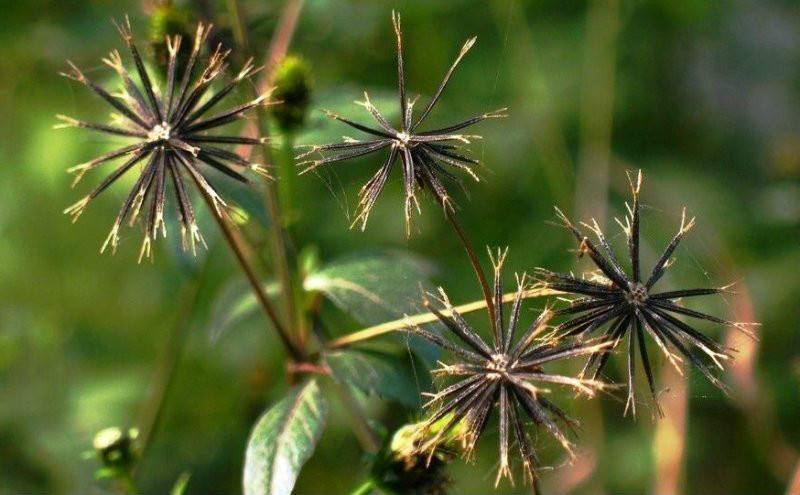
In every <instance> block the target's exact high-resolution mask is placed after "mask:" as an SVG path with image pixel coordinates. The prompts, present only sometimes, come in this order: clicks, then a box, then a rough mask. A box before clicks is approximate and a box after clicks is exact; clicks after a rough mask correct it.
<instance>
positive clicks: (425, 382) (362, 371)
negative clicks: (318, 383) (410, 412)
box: [325, 349, 430, 407]
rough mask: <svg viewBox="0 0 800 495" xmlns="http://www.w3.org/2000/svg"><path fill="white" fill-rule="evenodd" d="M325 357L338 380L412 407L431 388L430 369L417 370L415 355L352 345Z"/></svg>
mask: <svg viewBox="0 0 800 495" xmlns="http://www.w3.org/2000/svg"><path fill="white" fill-rule="evenodd" d="M325 359H326V361H327V363H328V367H329V368H330V369H331V372H332V373H333V375H334V377H335V378H336V379H337V380H339V381H342V382H346V383H349V384H350V385H353V386H354V387H357V388H358V389H360V390H361V391H363V392H365V393H367V394H376V395H378V396H380V397H383V398H386V399H391V400H396V401H397V402H400V403H401V404H403V405H406V406H409V407H417V406H419V405H420V393H421V392H422V391H425V390H428V389H429V388H430V379H429V375H428V373H425V372H422V370H420V371H419V372H415V369H414V368H413V366H415V363H413V362H412V361H411V360H412V359H414V358H413V356H412V355H406V356H405V357H403V356H397V355H394V354H390V353H387V352H382V351H377V350H371V349H359V350H356V349H351V350H343V351H334V352H330V353H328V354H326V356H325ZM417 366H419V365H418V364H417Z"/></svg>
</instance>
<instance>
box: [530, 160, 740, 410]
mask: <svg viewBox="0 0 800 495" xmlns="http://www.w3.org/2000/svg"><path fill="white" fill-rule="evenodd" d="M628 179H629V182H630V185H631V191H632V194H633V204H632V205H626V207H627V215H626V217H625V222H624V223H623V222H621V221H620V220H619V219H617V220H616V221H617V223H618V224H619V225H620V227H622V230H623V231H624V232H625V234H626V236H627V244H628V257H629V260H630V266H631V273H630V274H628V272H626V270H625V269H624V268H623V266H622V264H621V263H620V262H619V260H618V259H617V257H616V255H615V254H614V251H613V250H612V248H611V246H610V245H609V243H608V241H607V239H606V237H605V236H604V234H603V232H602V231H601V230H600V227H599V226H598V224H597V222H596V221H594V220H593V221H592V224H591V225H588V224H582V225H583V226H584V227H585V228H587V229H589V230H590V231H592V232H593V233H594V235H595V237H596V238H597V243H598V244H595V242H594V241H592V240H591V239H590V238H589V237H587V236H586V235H584V234H583V232H581V230H580V229H578V228H577V227H576V226H575V225H573V224H572V223H571V222H570V221H569V219H568V218H567V217H566V215H564V213H562V212H561V210H559V209H558V208H556V214H557V216H558V218H559V220H560V221H561V223H562V224H563V226H564V227H565V228H566V229H567V230H569V231H570V232H571V233H572V234H573V235H574V236H575V239H576V240H577V242H578V252H579V254H580V255H583V254H588V255H589V257H590V258H591V260H592V262H593V263H594V265H595V266H596V267H597V269H598V270H599V271H600V274H599V275H598V276H595V277H592V278H589V279H587V278H578V277H576V276H574V275H572V274H567V273H555V272H551V271H549V270H544V269H538V275H539V277H540V278H541V280H542V281H543V282H544V284H545V285H546V286H547V287H549V288H550V289H554V290H558V291H561V292H564V293H566V294H571V295H574V296H576V299H574V300H572V301H571V303H570V306H569V307H567V308H563V309H559V310H557V311H554V313H553V314H554V316H566V317H568V319H567V320H566V321H564V322H562V323H560V324H559V325H557V326H556V327H555V330H556V331H557V332H559V334H561V335H564V336H566V337H571V336H591V335H593V334H595V333H596V332H600V333H601V334H602V337H601V338H602V339H603V340H604V341H606V342H609V343H610V345H611V346H612V348H616V347H617V346H618V345H620V344H621V343H622V341H623V340H624V339H625V338H626V337H627V341H628V349H627V353H628V364H627V368H628V370H627V375H628V380H627V382H628V383H627V386H628V397H627V401H626V405H625V412H626V413H627V411H628V410H629V409H630V410H631V412H632V413H633V415H635V414H636V404H635V402H634V394H635V392H634V381H635V370H636V354H637V353H638V354H639V357H640V359H641V362H642V368H643V369H644V372H645V375H646V377H647V383H648V385H649V388H650V393H651V396H652V400H653V403H654V404H655V405H656V410H657V412H658V413H659V414H661V410H660V408H659V407H658V401H657V397H656V388H655V381H654V378H653V370H652V367H651V364H650V358H649V356H648V353H647V348H646V346H645V335H646V334H647V335H649V336H650V338H652V339H653V340H654V341H655V342H656V344H657V345H658V347H659V348H660V349H661V351H662V352H663V353H664V355H665V356H666V358H667V359H668V360H669V361H670V363H672V364H673V365H675V367H676V369H677V370H678V372H681V368H680V366H679V365H678V363H679V362H680V361H682V359H683V358H686V359H688V360H689V362H690V363H692V364H693V365H694V366H695V367H696V368H697V369H698V370H699V371H700V372H701V373H702V374H703V375H704V376H705V377H706V378H707V379H708V380H709V381H710V382H711V383H713V384H714V385H716V386H717V387H719V388H721V389H723V390H725V386H724V385H723V383H722V382H721V381H720V380H719V379H718V378H717V377H715V376H714V374H713V373H712V372H711V367H710V366H709V363H708V362H707V361H704V360H703V359H702V358H701V355H699V354H698V353H697V352H696V351H697V350H699V351H700V352H701V353H702V354H703V355H705V356H706V357H707V358H708V360H709V361H710V362H711V363H713V364H714V365H716V366H717V367H719V368H720V369H722V361H725V360H728V359H730V358H731V351H732V349H727V348H725V347H723V346H722V345H720V344H718V343H717V342H715V341H713V340H711V339H710V338H708V337H707V336H705V335H703V334H702V333H700V332H699V331H698V330H697V329H696V328H695V327H694V326H692V325H690V324H689V323H686V322H685V321H683V319H682V318H684V317H688V318H693V319H698V320H705V321H710V322H713V323H717V324H720V325H725V326H734V327H736V328H738V329H739V330H742V331H744V332H745V333H747V334H748V335H751V336H752V335H753V333H752V331H751V329H750V327H751V326H752V325H753V324H749V323H739V322H732V321H727V320H725V319H722V318H718V317H716V316H712V315H708V314H705V313H701V312H699V311H695V310H693V309H689V308H687V307H685V306H683V305H682V304H680V302H679V301H680V300H681V299H683V298H691V297H697V296H705V295H711V294H722V293H726V292H728V291H729V287H717V288H692V289H683V290H672V291H667V292H657V291H655V290H654V287H655V285H656V283H657V282H658V281H659V280H660V279H661V277H662V276H663V275H664V273H665V272H666V270H667V268H668V267H669V266H671V265H672V255H673V253H674V252H675V249H676V248H677V247H678V244H679V243H680V241H681V239H683V237H684V236H685V235H686V233H687V232H689V230H690V229H691V228H692V227H693V226H694V223H695V219H694V218H691V219H687V217H686V209H685V208H684V210H683V215H682V217H681V225H680V228H679V229H678V233H677V234H675V236H674V237H673V238H672V241H671V242H670V243H669V244H668V245H667V247H666V249H665V250H664V252H663V253H662V255H661V257H660V258H659V259H658V261H657V262H656V264H655V266H654V267H653V269H652V271H651V272H650V274H649V275H648V276H647V277H646V278H644V277H643V276H642V271H641V268H640V261H639V258H640V256H639V251H640V239H639V224H640V219H639V216H640V208H641V204H640V202H639V193H640V190H641V185H642V172H641V171H639V172H638V173H637V174H636V175H635V176H631V174H629V175H628ZM609 356H610V353H605V352H603V353H600V352H598V353H594V354H592V355H591V356H590V357H589V359H588V361H587V363H586V366H585V368H584V370H583V373H584V374H589V375H591V377H592V379H596V378H597V377H598V376H599V375H600V373H601V372H602V371H603V369H604V368H605V366H606V364H607V362H608V358H609Z"/></svg>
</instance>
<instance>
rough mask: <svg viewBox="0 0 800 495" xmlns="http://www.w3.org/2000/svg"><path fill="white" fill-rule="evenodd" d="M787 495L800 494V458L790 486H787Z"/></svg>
mask: <svg viewBox="0 0 800 495" xmlns="http://www.w3.org/2000/svg"><path fill="white" fill-rule="evenodd" d="M786 495H800V460H798V461H797V465H796V466H795V467H794V474H792V479H791V480H790V481H789V486H788V487H787V488H786Z"/></svg>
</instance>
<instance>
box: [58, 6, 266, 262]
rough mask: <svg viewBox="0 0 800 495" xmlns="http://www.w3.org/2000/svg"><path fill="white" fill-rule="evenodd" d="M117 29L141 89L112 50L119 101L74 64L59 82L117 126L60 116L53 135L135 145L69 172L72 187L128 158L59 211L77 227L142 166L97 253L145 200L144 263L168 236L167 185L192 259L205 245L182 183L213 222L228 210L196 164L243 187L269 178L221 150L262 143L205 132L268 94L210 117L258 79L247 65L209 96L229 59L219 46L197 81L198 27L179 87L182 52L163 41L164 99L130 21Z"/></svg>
mask: <svg viewBox="0 0 800 495" xmlns="http://www.w3.org/2000/svg"><path fill="white" fill-rule="evenodd" d="M117 27H118V29H119V32H120V34H121V35H122V38H123V40H124V41H125V43H126V45H127V46H128V48H129V50H130V53H131V55H132V57H133V61H134V63H135V65H136V72H137V74H138V77H139V81H140V83H141V84H140V85H137V84H136V83H135V82H134V81H133V79H132V77H131V74H130V73H129V72H128V71H127V69H126V68H125V65H124V64H123V62H122V57H121V56H120V54H119V52H117V51H116V50H114V51H112V52H111V53H110V54H109V56H108V58H104V59H103V62H104V63H105V64H106V65H108V66H110V67H111V68H113V69H114V70H115V71H116V72H117V74H118V75H119V76H120V78H121V79H122V92H121V93H119V94H111V93H109V92H107V91H106V90H105V89H103V88H101V87H100V86H98V85H97V84H95V83H94V82H93V81H91V80H90V79H89V78H88V77H87V76H86V75H85V74H84V73H83V72H81V71H80V69H78V68H77V67H76V66H75V65H74V64H72V62H68V63H69V65H70V69H71V70H70V71H69V72H67V73H63V74H62V75H64V76H66V77H68V78H70V79H72V80H75V81H77V82H79V83H81V84H83V85H84V86H86V87H88V88H89V89H91V90H92V91H93V92H94V93H95V94H96V95H98V96H99V97H100V98H102V99H103V100H105V101H106V102H107V103H109V104H110V105H111V106H112V107H114V108H115V109H116V110H117V111H118V112H119V114H118V115H115V116H114V117H115V122H113V123H112V124H110V125H106V124H99V123H92V122H85V121H81V120H76V119H73V118H71V117H67V116H64V115H58V116H57V117H58V118H59V119H60V120H61V121H62V123H61V124H58V125H57V126H56V128H62V127H83V128H86V129H91V130H93V131H98V132H102V133H105V134H110V135H114V136H123V137H126V138H130V139H133V140H134V143H132V144H130V145H128V146H124V147H122V148H119V149H116V150H114V151H111V152H109V153H105V154H103V155H101V156H99V157H97V158H95V159H93V160H90V161H88V162H86V163H83V164H81V165H78V166H75V167H72V168H70V169H69V170H68V171H69V172H72V173H77V176H76V178H75V181H74V182H73V186H74V185H75V184H77V182H78V181H79V180H80V179H81V178H82V177H83V175H84V174H85V173H86V172H88V171H90V170H93V169H95V168H97V167H99V166H101V165H103V164H105V163H107V162H110V161H112V160H114V159H116V158H123V157H124V158H125V161H124V163H123V164H122V165H120V166H119V167H118V168H117V169H116V170H114V171H113V172H111V173H110V174H109V175H108V176H107V177H106V178H105V180H103V182H102V183H101V184H100V185H99V186H98V187H97V188H95V189H94V190H93V191H92V192H90V193H89V194H88V195H86V196H85V197H84V198H83V199H81V200H80V201H78V202H77V203H75V204H74V205H72V206H70V207H69V208H67V209H66V210H64V213H66V214H68V215H70V216H71V217H72V219H73V221H75V220H77V218H78V217H79V216H80V215H81V213H83V211H84V209H85V208H86V206H87V205H88V204H89V202H90V201H91V200H92V199H94V198H95V197H97V196H98V195H99V194H100V193H102V192H103V191H104V190H106V189H107V188H108V187H109V186H110V185H112V184H113V183H114V182H116V181H117V180H118V179H119V178H120V177H122V176H123V175H124V174H126V173H127V172H128V171H130V170H131V169H132V168H133V167H134V165H136V164H138V163H140V162H144V163H145V166H144V168H143V169H142V170H141V173H140V175H139V177H138V179H137V180H136V183H135V184H134V186H133V189H132V190H131V191H130V193H129V194H128V196H127V198H126V199H125V201H124V202H123V204H122V208H121V210H120V211H119V214H118V215H117V218H116V220H115V221H114V226H113V227H112V229H111V233H110V234H109V235H108V238H107V239H106V241H105V243H104V244H103V247H102V249H101V250H100V251H101V252H103V251H104V250H105V249H106V248H107V247H109V246H110V247H111V250H112V252H113V251H115V250H116V247H117V244H118V241H119V229H120V226H121V225H122V223H123V222H124V221H125V220H126V219H127V220H128V222H129V224H130V225H133V224H134V223H135V222H136V220H137V218H138V215H139V212H140V210H141V208H142V206H143V205H144V204H145V202H147V201H149V203H148V209H147V213H146V214H145V215H146V217H147V218H146V220H145V223H146V225H145V237H144V241H143V243H142V248H141V251H140V255H139V260H141V259H142V257H144V256H148V257H149V256H150V255H151V241H152V240H153V239H155V238H156V236H157V234H158V232H159V231H161V233H162V235H164V236H166V225H165V223H164V207H165V204H166V194H167V189H168V187H169V184H168V182H171V183H172V188H173V192H174V196H175V204H176V209H177V211H178V216H179V220H180V223H181V235H182V239H183V246H184V249H185V248H186V247H187V244H188V245H191V249H192V252H194V251H195V241H199V242H201V243H203V244H205V242H204V241H203V237H202V236H201V235H200V232H199V230H198V228H197V224H196V222H195V213H194V209H193V207H192V203H191V201H190V199H189V193H188V191H187V187H186V184H185V182H186V180H187V177H188V180H190V181H191V182H192V183H194V185H195V186H196V187H197V188H198V189H199V191H200V192H201V193H202V194H203V195H205V197H206V198H207V200H208V201H209V202H210V204H212V205H213V206H214V210H215V213H216V214H217V215H222V214H224V211H223V208H225V207H226V203H225V201H223V199H222V198H221V197H220V196H219V195H218V194H217V192H216V191H215V189H214V188H213V187H212V186H211V185H210V184H209V182H208V180H207V178H206V173H205V170H204V167H201V166H200V164H204V165H206V166H208V167H210V168H213V169H216V170H217V171H219V172H222V173H224V174H226V175H228V176H229V177H232V178H234V179H236V180H239V181H241V182H248V179H247V178H246V177H245V176H244V175H242V173H241V171H242V170H243V169H247V170H251V171H253V172H256V173H258V174H260V175H262V176H264V177H269V175H268V174H267V171H266V169H265V168H264V167H263V166H261V165H259V164H256V163H251V162H250V161H248V160H246V159H244V158H242V157H240V156H239V155H237V154H235V153H233V152H231V151H228V150H226V149H223V148H222V147H220V145H230V144H244V145H256V144H260V143H262V142H263V140H262V139H255V138H244V137H238V136H216V135H209V134H207V131H209V130H211V129H215V128H217V127H220V126H223V125H225V124H228V123H230V122H234V121H236V120H238V119H241V118H242V117H243V115H244V114H245V112H247V111H248V110H250V109H251V108H254V107H256V106H258V105H262V104H264V102H265V100H266V98H267V95H266V94H264V95H261V96H259V97H258V98H256V99H254V100H252V101H250V102H247V103H244V104H241V105H238V106H234V107H232V108H229V109H227V110H224V111H221V112H218V113H214V114H212V115H208V114H209V112H210V111H211V110H212V108H214V107H215V106H216V105H217V104H218V103H219V102H220V101H221V100H222V99H223V98H225V97H226V96H227V95H228V94H230V93H231V91H232V90H233V89H234V88H235V87H236V85H237V84H238V83H240V82H242V81H243V80H245V79H246V78H247V77H248V76H250V75H252V74H253V73H254V72H256V68H255V67H254V66H253V65H252V62H251V61H248V62H247V63H246V64H245V66H244V67H243V68H242V70H241V71H240V72H239V73H238V74H237V75H236V77H234V78H233V80H231V81H230V82H228V83H227V84H226V85H225V86H223V87H222V88H221V89H219V91H217V92H215V93H214V92H212V91H210V90H211V86H212V84H213V83H214V82H215V81H216V80H217V79H219V78H220V76H221V74H223V73H224V71H225V69H226V68H227V63H226V59H227V56H228V53H229V52H223V51H222V49H221V48H220V47H217V49H216V51H215V52H214V53H213V54H212V55H211V57H210V58H209V59H208V61H207V62H206V64H205V67H204V68H202V70H201V71H199V74H198V76H197V77H194V69H195V67H196V66H198V65H199V63H198V62H199V61H198V59H199V52H200V49H201V48H202V46H203V44H204V43H205V40H206V38H207V36H208V33H209V30H210V27H207V26H204V25H202V24H199V25H198V26H197V31H196V34H195V39H194V47H193V49H192V52H191V54H190V55H189V59H188V61H187V62H186V68H185V70H184V71H183V75H182V77H181V78H180V80H178V79H177V78H176V72H177V70H176V57H177V54H178V51H179V49H180V45H181V37H180V36H173V37H170V36H167V38H166V45H167V50H168V52H169V63H168V68H167V74H166V89H165V90H163V92H162V90H160V89H159V88H158V87H157V86H156V84H155V83H154V81H153V80H152V79H151V78H150V76H149V75H148V73H147V70H146V69H145V67H144V64H143V62H142V58H141V57H140V55H139V51H138V50H137V48H136V45H135V44H134V41H133V35H132V33H131V28H130V23H129V21H128V19H127V18H126V20H125V23H124V24H122V25H118V26H117Z"/></svg>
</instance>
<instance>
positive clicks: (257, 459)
mask: <svg viewBox="0 0 800 495" xmlns="http://www.w3.org/2000/svg"><path fill="white" fill-rule="evenodd" d="M326 414H327V403H326V402H325V398H324V397H323V395H322V392H321V391H320V388H319V386H318V385H317V382H316V381H315V380H310V381H308V382H307V383H305V384H304V385H301V386H298V387H296V388H294V389H292V390H291V392H290V393H289V394H288V395H287V396H286V397H284V398H283V399H282V400H281V401H280V402H278V403H277V404H275V405H274V406H272V407H271V408H270V409H269V410H268V411H267V412H266V413H264V415H263V416H261V418H260V419H259V420H258V422H257V423H256V426H255V427H254V428H253V431H252V433H251V434H250V439H249V440H248V443H247V451H246V453H245V461H244V493H245V495H289V494H290V493H292V489H293V488H294V484H295V481H297V476H298V474H300V469H301V468H302V466H303V464H304V463H305V462H306V461H307V460H308V459H309V457H311V454H312V453H313V452H314V448H315V447H316V445H317V441H318V440H319V437H320V435H321V434H322V430H323V427H324V425H325V416H326Z"/></svg>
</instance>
